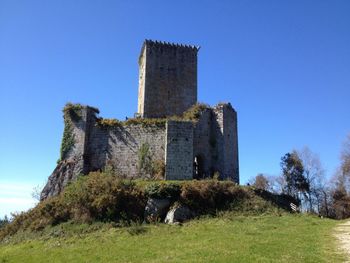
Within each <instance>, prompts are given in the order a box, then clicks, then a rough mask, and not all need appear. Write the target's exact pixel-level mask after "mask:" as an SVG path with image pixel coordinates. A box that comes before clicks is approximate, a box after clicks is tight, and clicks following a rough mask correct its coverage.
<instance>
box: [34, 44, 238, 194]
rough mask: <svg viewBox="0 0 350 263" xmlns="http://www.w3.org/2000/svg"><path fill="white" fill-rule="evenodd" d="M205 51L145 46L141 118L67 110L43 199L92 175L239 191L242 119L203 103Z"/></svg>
mask: <svg viewBox="0 0 350 263" xmlns="http://www.w3.org/2000/svg"><path fill="white" fill-rule="evenodd" d="M198 51H199V47H196V46H189V45H179V44H172V43H166V42H158V41H152V40H145V41H144V43H143V46H142V49H141V53H140V56H139V61H138V63H139V90H138V112H137V113H136V114H135V117H134V118H130V119H128V120H126V121H119V120H115V119H103V118H101V117H99V116H98V114H99V111H98V109H96V108H94V107H90V106H83V105H80V104H67V105H66V107H65V108H64V122H65V127H64V133H63V139H62V145H61V158H60V160H59V162H58V164H57V167H56V168H55V170H54V171H53V173H52V174H51V175H50V177H49V179H48V182H47V184H46V186H45V187H44V189H43V190H42V193H41V199H42V200H43V199H46V198H47V197H50V196H54V195H57V194H59V193H60V192H61V191H62V190H63V188H64V187H65V186H66V185H67V183H68V182H70V181H72V180H75V179H76V178H77V177H78V175H81V174H88V173H89V172H91V171H98V170H106V169H110V170H113V172H114V173H117V174H119V175H120V176H123V177H126V178H156V179H165V180H191V179H201V178H208V177H212V176H214V175H216V176H218V177H219V178H220V179H230V180H233V181H235V182H236V183H239V169H238V137H237V114H236V111H235V110H234V109H233V108H232V106H231V104H230V103H227V104H226V103H220V104H218V105H216V106H215V107H209V106H207V105H204V104H198V103H197V54H198Z"/></svg>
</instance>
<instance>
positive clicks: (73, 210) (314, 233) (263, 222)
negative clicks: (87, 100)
mask: <svg viewBox="0 0 350 263" xmlns="http://www.w3.org/2000/svg"><path fill="white" fill-rule="evenodd" d="M148 198H167V199H168V200H171V203H172V204H173V205H179V204H181V205H185V206H187V207H188V208H190V209H191V211H193V212H194V213H195V214H196V217H195V219H193V220H191V221H189V222H186V223H183V224H180V225H166V224H163V223H159V222H160V221H157V220H156V221H153V223H151V224H142V223H141V222H142V221H143V220H144V219H145V218H144V210H145V205H146V203H147V199H148ZM290 202H295V200H293V199H292V198H290V197H289V196H285V195H274V194H271V193H269V192H266V191H260V190H256V189H254V188H251V187H242V186H238V185H235V184H234V183H232V182H229V181H223V182H220V181H216V180H204V181H186V182H164V181H159V182H155V181H128V180H121V179H120V178H118V177H117V176H113V175H110V174H106V173H92V174H90V175H89V176H85V177H82V178H80V179H79V180H78V181H77V182H75V183H72V184H71V185H69V186H68V187H67V188H66V189H65V191H64V192H63V193H61V194H60V195H59V196H57V197H53V198H50V199H47V200H45V201H42V202H40V203H39V204H38V205H37V206H36V207H35V208H33V209H31V210H30V211H28V212H26V213H22V214H20V215H18V216H16V217H15V219H14V220H13V221H12V223H10V224H8V225H7V226H5V227H3V228H1V229H0V263H3V262H343V261H344V258H343V255H342V254H340V253H338V252H337V250H336V244H335V243H334V242H335V241H334V237H333V234H332V231H333V228H334V226H335V225H336V224H337V223H338V222H337V221H333V220H329V219H320V218H318V217H313V216H306V215H299V214H291V213H290V212H288V210H289V208H290V207H289V204H290Z"/></svg>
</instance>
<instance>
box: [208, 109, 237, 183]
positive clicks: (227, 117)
mask: <svg viewBox="0 0 350 263" xmlns="http://www.w3.org/2000/svg"><path fill="white" fill-rule="evenodd" d="M213 113H214V120H213V124H212V130H213V133H214V134H215V140H216V149H215V153H214V154H215V156H213V159H214V160H215V162H214V165H213V166H214V169H215V170H217V171H219V173H220V176H221V179H226V178H230V179H232V180H233V181H235V182H236V183H239V169H238V134H237V113H236V111H235V110H234V109H233V108H232V106H231V104H230V103H228V104H218V105H217V106H216V107H214V109H213Z"/></svg>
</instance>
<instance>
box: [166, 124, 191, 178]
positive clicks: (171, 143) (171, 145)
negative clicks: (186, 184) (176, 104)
mask: <svg viewBox="0 0 350 263" xmlns="http://www.w3.org/2000/svg"><path fill="white" fill-rule="evenodd" d="M165 163H166V167H165V178H166V180H189V179H192V178H193V123H192V122H188V121H168V122H167V125H166V149H165Z"/></svg>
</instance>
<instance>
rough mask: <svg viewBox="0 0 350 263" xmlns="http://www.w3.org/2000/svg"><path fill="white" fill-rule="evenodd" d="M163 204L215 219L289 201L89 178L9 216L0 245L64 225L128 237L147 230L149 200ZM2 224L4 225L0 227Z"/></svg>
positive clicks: (201, 185)
mask: <svg viewBox="0 0 350 263" xmlns="http://www.w3.org/2000/svg"><path fill="white" fill-rule="evenodd" d="M150 197H151V198H158V199H163V198H167V199H169V200H170V202H171V203H173V204H174V203H175V202H177V203H179V204H180V205H186V206H188V207H189V208H190V209H191V210H192V211H193V212H194V213H195V214H197V215H205V214H212V215H215V214H217V212H220V211H223V210H233V211H237V212H239V213H243V214H249V213H250V214H251V213H254V214H259V213H260V214H261V213H265V212H269V211H272V210H273V209H276V207H282V208H286V209H288V206H289V204H290V202H291V199H290V197H288V196H281V195H273V194H271V193H268V192H266V191H262V190H254V189H253V188H249V187H242V186H238V185H236V184H235V183H233V182H231V181H217V180H202V181H185V182H184V181H178V182H169V181H158V182H156V181H155V182H149V181H142V183H140V182H138V183H137V184H136V183H135V181H131V180H126V179H121V178H120V177H118V176H117V175H115V173H110V172H105V173H101V172H92V173H90V174H89V175H88V176H81V177H79V178H78V180H77V181H75V182H73V183H71V184H69V185H68V186H66V188H65V190H64V191H63V192H62V193H61V194H60V195H58V196H55V197H51V198H48V199H46V200H44V201H41V202H40V203H39V204H38V205H37V206H36V207H35V208H33V209H31V210H29V211H28V212H25V213H20V214H17V215H13V220H12V221H11V223H5V225H3V227H1V228H0V241H1V240H3V239H4V238H6V237H7V236H11V235H14V234H15V233H17V232H19V231H26V230H29V231H38V230H43V229H44V228H46V227H47V226H53V225H57V224H60V223H64V222H73V223H74V222H76V223H89V224H90V223H93V222H96V221H99V222H111V223H112V224H114V225H115V226H128V227H129V226H131V228H130V229H129V230H128V232H129V233H130V234H131V235H137V234H142V233H143V232H144V231H145V229H144V228H143V227H141V226H139V224H138V223H135V222H142V221H143V220H144V218H143V217H144V210H145V206H146V203H147V198H150ZM0 222H3V221H0Z"/></svg>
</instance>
